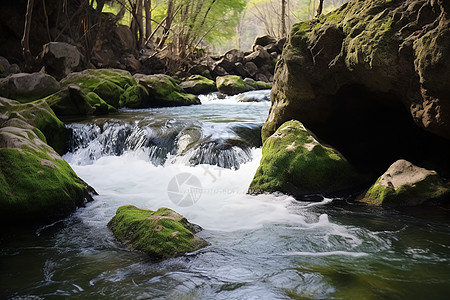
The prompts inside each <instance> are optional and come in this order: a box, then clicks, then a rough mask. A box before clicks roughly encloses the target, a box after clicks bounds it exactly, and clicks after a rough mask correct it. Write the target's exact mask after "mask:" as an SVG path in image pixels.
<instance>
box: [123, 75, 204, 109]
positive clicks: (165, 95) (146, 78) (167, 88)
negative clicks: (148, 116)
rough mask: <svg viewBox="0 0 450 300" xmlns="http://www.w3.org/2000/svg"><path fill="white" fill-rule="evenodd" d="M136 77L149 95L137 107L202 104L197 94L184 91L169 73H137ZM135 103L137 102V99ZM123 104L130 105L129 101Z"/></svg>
mask: <svg viewBox="0 0 450 300" xmlns="http://www.w3.org/2000/svg"><path fill="white" fill-rule="evenodd" d="M134 78H135V79H136V81H137V82H138V83H139V84H140V85H142V86H143V87H145V89H146V90H147V92H148V97H144V98H142V101H141V102H140V104H139V105H136V106H135V107H136V108H137V107H141V108H143V107H166V106H186V105H192V104H200V100H199V99H198V98H197V97H196V96H195V95H192V94H188V93H186V92H184V91H183V89H182V88H181V87H180V86H179V85H178V84H177V83H176V82H175V80H174V79H173V78H172V77H170V76H168V75H164V74H156V75H143V74H135V75H134ZM133 103H136V101H134V102H133ZM123 105H124V106H129V103H128V102H127V101H124V104H123Z"/></svg>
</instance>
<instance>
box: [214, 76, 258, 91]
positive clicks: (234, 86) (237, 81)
mask: <svg viewBox="0 0 450 300" xmlns="http://www.w3.org/2000/svg"><path fill="white" fill-rule="evenodd" d="M216 86H217V89H218V90H219V92H221V93H224V94H227V95H236V94H239V93H244V92H248V91H252V90H254V88H253V87H251V86H250V85H248V84H246V83H245V82H244V80H243V79H242V77H241V76H239V75H225V76H221V77H217V78H216Z"/></svg>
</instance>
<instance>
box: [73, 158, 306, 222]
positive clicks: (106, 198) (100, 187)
mask: <svg viewBox="0 0 450 300" xmlns="http://www.w3.org/2000/svg"><path fill="white" fill-rule="evenodd" d="M252 155H253V157H254V159H253V161H251V162H249V163H246V164H243V165H242V166H241V168H240V169H239V170H230V169H223V168H219V167H215V166H211V165H198V166H195V167H190V166H187V165H184V164H166V165H164V166H155V165H153V164H152V163H151V162H149V161H148V160H145V155H142V154H141V153H140V152H139V151H137V152H128V153H125V154H124V155H122V156H108V157H102V158H100V159H98V160H96V161H94V162H93V163H92V164H90V165H84V166H81V165H72V167H73V168H74V170H75V172H76V173H77V174H78V175H79V176H80V177H81V178H83V179H84V180H85V181H86V182H88V183H89V184H90V185H92V186H93V187H94V188H95V189H96V190H97V192H98V193H99V194H100V196H98V197H96V201H97V202H100V204H99V203H93V204H91V205H90V206H89V208H88V209H86V210H84V211H83V212H82V214H89V215H96V216H100V218H101V220H102V222H104V223H106V222H108V221H109V219H110V218H111V217H112V216H113V214H114V213H115V210H116V209H117V208H118V207H120V206H122V205H127V204H131V205H135V206H137V207H140V208H146V209H152V210H155V209H158V208H160V207H169V208H171V209H174V210H175V211H177V212H179V213H181V214H182V215H184V216H185V217H186V218H187V219H188V220H190V221H191V222H193V223H196V224H199V225H200V226H202V227H203V228H205V229H212V230H222V231H233V230H241V229H249V228H258V227H260V226H262V225H263V224H267V223H285V222H287V223H294V224H295V223H297V224H302V226H303V225H304V224H305V222H304V218H303V217H302V216H301V215H297V214H292V213H290V211H289V209H288V207H289V204H291V203H292V201H295V200H294V199H293V198H292V197H289V196H286V195H278V196H274V195H270V194H268V195H259V196H252V195H248V194H246V192H247V189H248V186H249V185H250V182H251V180H252V178H253V175H254V174H255V172H256V168H257V167H258V165H259V161H260V158H261V149H254V150H253V153H252ZM66 158H70V157H69V156H67V157H66ZM180 173H189V174H192V175H193V176H195V177H197V178H198V179H199V181H200V183H201V187H200V192H201V195H200V197H199V199H198V201H197V202H196V203H194V204H193V205H192V206H188V207H181V206H177V205H176V204H175V203H174V202H172V201H171V200H170V198H169V194H168V184H169V182H170V181H171V180H172V178H174V176H176V175H177V174H180ZM97 221H99V220H97Z"/></svg>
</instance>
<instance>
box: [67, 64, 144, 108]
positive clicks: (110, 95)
mask: <svg viewBox="0 0 450 300" xmlns="http://www.w3.org/2000/svg"><path fill="white" fill-rule="evenodd" d="M69 84H76V85H78V86H80V88H81V91H82V92H83V93H84V94H85V95H88V94H89V93H95V94H97V96H98V97H99V98H101V99H102V100H103V102H105V103H107V104H109V105H111V106H112V107H115V108H119V107H120V100H121V97H122V98H123V96H122V95H123V94H124V92H125V90H126V89H128V88H129V87H131V86H134V85H136V81H135V80H134V78H133V76H131V74H130V72H128V71H124V70H118V69H89V70H84V71H82V72H76V73H72V74H70V75H68V76H67V77H66V78H64V79H63V80H61V85H62V86H68V85H69ZM89 98H90V99H89ZM92 99H93V97H92V96H91V97H89V96H88V99H86V100H87V101H88V102H89V101H91V102H92ZM97 100H98V99H97ZM99 103H100V102H98V101H97V102H96V104H99Z"/></svg>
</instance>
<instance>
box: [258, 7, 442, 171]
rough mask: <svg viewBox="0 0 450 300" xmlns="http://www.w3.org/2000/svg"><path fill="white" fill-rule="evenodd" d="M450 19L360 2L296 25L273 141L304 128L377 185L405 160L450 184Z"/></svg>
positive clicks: (277, 99) (269, 129)
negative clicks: (282, 131) (295, 126)
mask: <svg viewBox="0 0 450 300" xmlns="http://www.w3.org/2000/svg"><path fill="white" fill-rule="evenodd" d="M449 10H450V6H449V4H448V1H444V0H436V1H428V0H404V1H397V0H392V1H387V0H371V1H364V0H353V1H348V2H347V3H346V4H344V5H343V6H342V7H340V8H339V9H337V10H335V11H333V12H330V13H329V14H326V15H322V16H320V18H316V19H314V20H311V21H308V22H301V23H298V24H295V25H294V26H293V27H292V30H291V32H290V34H289V36H288V38H287V41H286V44H285V46H284V49H283V53H282V56H281V58H280V60H279V61H278V62H277V66H276V71H275V76H274V86H273V88H272V95H271V99H272V106H271V110H270V113H269V116H268V118H267V121H266V122H265V124H264V126H263V129H262V134H263V140H265V139H266V138H268V137H269V136H271V135H272V134H273V133H274V132H275V131H276V130H277V129H278V127H279V126H281V125H282V124H283V123H284V122H286V121H288V120H291V119H296V120H299V121H301V122H302V123H303V124H304V125H305V126H306V127H307V128H308V129H310V130H311V131H312V132H314V134H316V136H317V137H319V138H320V139H321V140H324V141H326V143H328V144H330V145H333V146H334V147H336V148H337V149H339V151H340V152H341V153H342V154H344V155H345V157H346V158H347V159H348V160H349V161H350V162H351V163H352V164H353V165H355V166H356V167H357V168H358V169H360V170H364V171H372V170H373V171H374V173H375V176H376V174H381V173H382V172H384V171H385V170H386V169H387V168H388V167H389V165H390V164H391V163H392V162H393V161H395V160H396V159H398V158H399V157H405V158H407V159H409V160H414V161H416V162H418V163H420V164H423V165H424V164H425V163H426V162H427V161H428V162H430V161H432V162H431V163H432V164H433V165H432V168H433V169H435V170H437V171H438V172H439V173H440V174H442V175H445V176H448V175H449V174H450V158H449V156H448V155H446V154H445V153H449V152H450V144H449V142H448V141H449V139H450V76H449V75H448V74H450V42H449V41H450V17H449V15H450V14H449ZM430 133H432V134H430ZM441 137H443V138H445V139H441ZM386 145H389V146H386ZM429 145H433V146H432V147H430V146H429ZM444 172H445V173H444Z"/></svg>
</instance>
